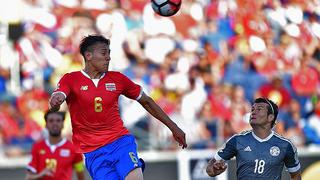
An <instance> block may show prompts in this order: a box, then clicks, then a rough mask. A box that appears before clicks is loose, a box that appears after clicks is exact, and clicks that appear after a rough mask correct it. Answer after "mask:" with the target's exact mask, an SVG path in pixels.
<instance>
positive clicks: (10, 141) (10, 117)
mask: <svg viewBox="0 0 320 180" xmlns="http://www.w3.org/2000/svg"><path fill="white" fill-rule="evenodd" d="M0 108H1V111H0V129H1V134H2V136H3V137H2V138H3V142H4V147H5V155H7V156H10V157H11V156H13V157H17V156H22V155H26V154H28V153H29V152H30V150H31V145H32V144H33V143H34V142H35V141H36V140H38V139H40V137H41V127H40V126H39V125H38V124H37V123H36V122H35V121H32V120H30V119H25V118H24V117H23V116H22V115H21V114H20V112H19V111H17V110H16V109H15V108H14V106H12V105H11V104H10V102H2V103H0Z"/></svg>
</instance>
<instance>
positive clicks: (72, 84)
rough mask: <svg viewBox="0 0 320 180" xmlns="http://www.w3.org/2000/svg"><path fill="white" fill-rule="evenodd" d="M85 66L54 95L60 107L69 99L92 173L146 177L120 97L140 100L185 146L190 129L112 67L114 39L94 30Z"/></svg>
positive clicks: (85, 47)
mask: <svg viewBox="0 0 320 180" xmlns="http://www.w3.org/2000/svg"><path fill="white" fill-rule="evenodd" d="M80 53H81V54H82V56H83V57H84V62H85V67H84V69H83V70H81V71H76V72H71V73H67V74H65V75H64V76H63V77H62V78H61V79H60V81H59V83H58V85H57V89H56V90H55V92H54V93H52V95H51V98H50V100H49V104H50V109H51V110H52V111H58V110H59V108H60V105H61V104H62V103H63V102H64V100H66V102H67V104H68V107H69V111H70V115H71V122H72V130H73V138H72V139H73V143H74V144H75V146H76V148H77V150H78V152H82V153H84V155H85V161H86V162H85V164H86V167H87V169H88V171H89V173H90V175H91V177H92V178H93V179H95V180H96V179H127V180H132V179H135V180H137V179H139V180H141V179H143V175H142V170H141V167H143V161H142V160H141V159H139V158H138V155H137V147H136V143H135V139H134V137H133V135H131V134H130V133H129V131H128V130H127V128H125V127H124V125H123V121H122V120H121V118H120V113H119V107H118V98H119V96H120V95H124V96H126V97H128V98H130V99H135V100H137V101H138V102H139V103H140V104H141V105H142V106H143V107H144V108H145V109H146V110H147V111H148V112H149V113H150V114H151V115H153V116H154V117H155V118H157V119H158V120H159V121H161V122H162V123H163V124H165V125H166V126H167V127H168V128H169V129H170V130H171V132H172V134H173V137H174V138H175V140H176V141H177V142H178V143H179V145H180V146H182V148H185V147H187V144H186V139H185V133H184V132H183V131H182V130H181V129H180V128H179V127H178V126H177V125H176V124H175V123H174V122H173V121H172V120H171V119H170V118H169V117H168V116H167V115H166V114H165V112H164V111H163V110H162V109H161V108H160V107H159V106H158V105H157V104H156V103H155V102H154V101H153V99H152V98H151V97H149V96H148V95H146V94H145V93H144V92H143V90H142V88H141V87H140V86H139V85H137V84H135V83H134V82H132V81H131V80H130V79H129V78H128V77H126V76H125V75H123V74H121V73H120V72H114V71H108V68H109V62H110V60H111V59H110V41H109V39H106V38H105V37H103V36H100V35H89V36H87V37H85V38H84V39H83V40H82V41H81V44H80Z"/></svg>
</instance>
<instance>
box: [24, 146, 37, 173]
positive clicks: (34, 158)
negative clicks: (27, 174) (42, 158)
mask: <svg viewBox="0 0 320 180" xmlns="http://www.w3.org/2000/svg"><path fill="white" fill-rule="evenodd" d="M36 152H37V151H36V147H35V146H34V145H33V146H32V149H31V160H30V162H29V163H28V165H27V170H29V171H31V172H33V173H37V167H38V161H37V159H38V158H37V153H36Z"/></svg>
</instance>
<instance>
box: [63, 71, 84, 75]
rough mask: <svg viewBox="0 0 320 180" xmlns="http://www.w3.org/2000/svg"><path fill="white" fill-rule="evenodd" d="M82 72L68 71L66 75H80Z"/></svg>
mask: <svg viewBox="0 0 320 180" xmlns="http://www.w3.org/2000/svg"><path fill="white" fill-rule="evenodd" d="M80 74H81V71H71V72H68V73H65V75H66V76H79V75H80Z"/></svg>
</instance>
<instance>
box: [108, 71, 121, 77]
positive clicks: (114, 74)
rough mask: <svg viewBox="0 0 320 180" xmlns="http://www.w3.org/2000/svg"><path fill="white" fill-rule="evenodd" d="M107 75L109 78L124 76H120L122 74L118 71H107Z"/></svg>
mask: <svg viewBox="0 0 320 180" xmlns="http://www.w3.org/2000/svg"><path fill="white" fill-rule="evenodd" d="M107 75H109V76H119V77H121V76H125V75H124V74H122V73H121V72H119V71H108V72H107Z"/></svg>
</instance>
